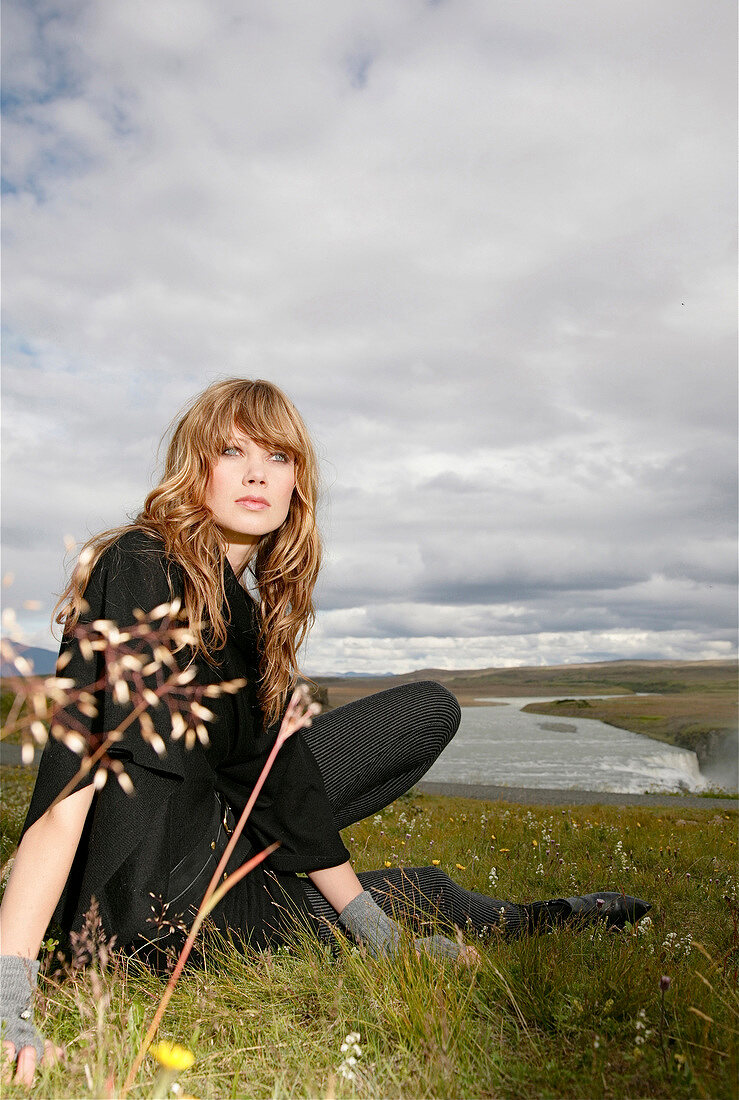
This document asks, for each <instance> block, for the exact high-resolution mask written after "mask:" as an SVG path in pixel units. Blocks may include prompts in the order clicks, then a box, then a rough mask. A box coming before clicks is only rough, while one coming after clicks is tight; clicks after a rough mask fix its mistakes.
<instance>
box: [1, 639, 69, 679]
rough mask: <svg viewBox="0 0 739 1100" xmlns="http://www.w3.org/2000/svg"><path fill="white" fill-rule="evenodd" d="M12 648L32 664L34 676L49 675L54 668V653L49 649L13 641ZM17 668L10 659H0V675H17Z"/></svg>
mask: <svg viewBox="0 0 739 1100" xmlns="http://www.w3.org/2000/svg"><path fill="white" fill-rule="evenodd" d="M12 645H13V649H14V650H15V652H16V653H17V654H18V656H19V657H25V658H26V660H27V661H31V663H32V664H33V672H34V675H36V676H51V674H52V673H53V672H54V670H55V669H56V653H53V652H52V651H51V650H50V649H41V648H40V646H33V645H20V644H19V643H17V642H13V643H12ZM17 675H18V669H17V668H16V667H15V666H14V665H13V664H12V663H11V662H10V661H5V660H3V661H0V676H17Z"/></svg>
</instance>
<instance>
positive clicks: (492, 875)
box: [488, 867, 498, 886]
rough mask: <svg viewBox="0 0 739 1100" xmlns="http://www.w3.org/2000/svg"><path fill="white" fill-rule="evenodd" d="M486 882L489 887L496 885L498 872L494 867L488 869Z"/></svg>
mask: <svg viewBox="0 0 739 1100" xmlns="http://www.w3.org/2000/svg"><path fill="white" fill-rule="evenodd" d="M488 882H489V883H490V885H491V886H497V885H498V872H497V870H496V868H495V867H491V868H490V874H489V875H488Z"/></svg>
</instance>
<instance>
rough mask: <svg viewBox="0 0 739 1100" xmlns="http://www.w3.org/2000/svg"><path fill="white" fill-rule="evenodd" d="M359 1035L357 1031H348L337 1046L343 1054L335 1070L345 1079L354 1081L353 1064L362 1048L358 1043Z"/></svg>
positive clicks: (354, 1064)
mask: <svg viewBox="0 0 739 1100" xmlns="http://www.w3.org/2000/svg"><path fill="white" fill-rule="evenodd" d="M360 1039H361V1035H360V1034H359V1032H358V1031H350V1032H349V1034H348V1035H347V1037H346V1038H345V1039H344V1042H343V1043H342V1044H341V1046H340V1047H339V1050H340V1051H341V1053H342V1054H343V1055H344V1060H343V1062H341V1064H340V1065H339V1068H338V1070H337V1072H338V1074H339V1076H340V1077H343V1078H344V1079H345V1080H346V1081H354V1080H355V1079H356V1076H357V1075H356V1073H355V1072H354V1066H356V1064H357V1058H359V1057H360V1055H361V1053H362V1048H361V1047H360V1045H359V1040H360Z"/></svg>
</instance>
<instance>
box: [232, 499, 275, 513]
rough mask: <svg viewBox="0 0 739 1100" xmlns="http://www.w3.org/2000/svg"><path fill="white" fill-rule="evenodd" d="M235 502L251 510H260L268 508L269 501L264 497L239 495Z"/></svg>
mask: <svg viewBox="0 0 739 1100" xmlns="http://www.w3.org/2000/svg"><path fill="white" fill-rule="evenodd" d="M236 503H237V504H240V505H241V507H242V508H248V509H249V511H251V512H261V511H262V510H263V509H264V508H269V502H268V501H266V500H265V499H264V497H239V499H238V500H237V501H236Z"/></svg>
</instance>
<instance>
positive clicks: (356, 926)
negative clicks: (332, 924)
mask: <svg viewBox="0 0 739 1100" xmlns="http://www.w3.org/2000/svg"><path fill="white" fill-rule="evenodd" d="M339 924H341V925H342V927H344V928H346V930H347V932H350V933H351V935H352V936H353V937H354V939H355V940H358V941H359V942H360V943H362V944H364V946H365V947H366V948H367V950H368V951H369V953H370V954H371V955H373V956H374V957H375V958H376V959H378V958H380V956H381V955H394V954H395V952H396V951H397V949H398V946H399V944H400V938H401V936H400V928H399V927H398V925H397V923H396V922H395V921H394V920H393V919H392V917H389V916H388V915H387V913H383V911H382V909H380V906H379V905H378V904H377V902H376V901H375V899H374V898H373V897H372V895H371V894H370V892H369V890H363V891H362V893H361V894H358V895H357V896H356V897H355V898H354V899H353V900H352V901H350V902H349V904H348V905H347V906H345V907H344V908H343V909H342V911H341V913H339Z"/></svg>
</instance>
